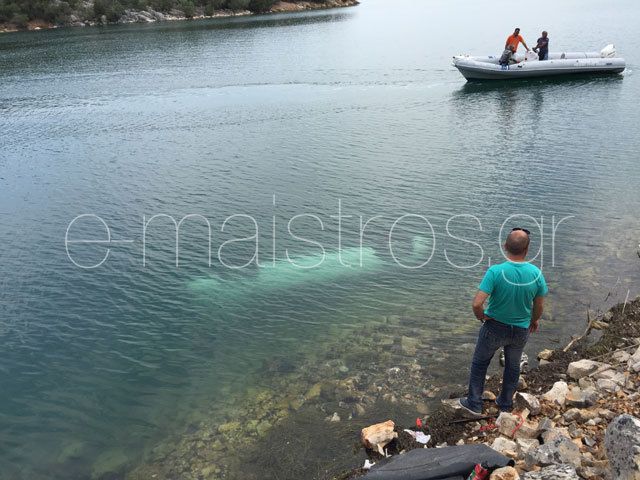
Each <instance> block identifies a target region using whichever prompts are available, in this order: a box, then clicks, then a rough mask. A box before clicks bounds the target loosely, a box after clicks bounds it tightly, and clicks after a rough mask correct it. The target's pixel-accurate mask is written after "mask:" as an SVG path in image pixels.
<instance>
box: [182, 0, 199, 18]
mask: <svg viewBox="0 0 640 480" xmlns="http://www.w3.org/2000/svg"><path fill="white" fill-rule="evenodd" d="M178 8H180V10H182V12H183V13H184V16H185V17H187V18H191V17H193V14H194V13H195V11H196V6H195V5H194V4H193V2H192V1H190V0H183V1H182V2H180V5H179V7H178Z"/></svg>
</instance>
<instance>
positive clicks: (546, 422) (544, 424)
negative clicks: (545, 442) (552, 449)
mask: <svg viewBox="0 0 640 480" xmlns="http://www.w3.org/2000/svg"><path fill="white" fill-rule="evenodd" d="M552 428H553V422H552V421H551V419H550V418H546V417H545V418H543V419H541V420H540V421H539V422H538V429H539V430H540V431H541V432H546V431H547V430H551V429H552Z"/></svg>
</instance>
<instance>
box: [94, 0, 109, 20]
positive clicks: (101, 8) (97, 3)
mask: <svg viewBox="0 0 640 480" xmlns="http://www.w3.org/2000/svg"><path fill="white" fill-rule="evenodd" d="M106 14H107V3H106V2H105V0H94V2H93V16H94V17H95V18H100V17H101V16H102V15H106Z"/></svg>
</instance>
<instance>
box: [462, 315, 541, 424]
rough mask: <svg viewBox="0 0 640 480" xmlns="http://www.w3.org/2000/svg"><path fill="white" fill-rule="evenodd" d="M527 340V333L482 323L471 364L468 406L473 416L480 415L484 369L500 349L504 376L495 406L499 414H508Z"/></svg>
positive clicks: (512, 328)
mask: <svg viewBox="0 0 640 480" xmlns="http://www.w3.org/2000/svg"><path fill="white" fill-rule="evenodd" d="M528 338H529V329H528V328H522V327H514V326H513V325H507V324H506V323H501V322H498V321H497V320H486V321H485V322H484V323H483V324H482V327H481V328H480V332H479V333H478V343H476V350H475V352H474V354H473V360H472V361H471V375H470V377H469V396H468V397H467V399H468V404H469V406H470V407H471V409H472V410H474V411H476V412H481V411H482V392H483V391H484V380H485V376H486V374H487V368H489V363H490V362H491V359H492V358H493V355H494V354H495V353H496V351H497V350H498V349H499V348H500V347H504V362H505V363H504V373H503V375H502V389H501V391H500V395H499V396H498V398H496V404H497V405H498V408H499V409H500V410H502V411H511V409H512V408H513V395H514V394H515V393H516V387H517V386H518V379H519V378H520V358H521V357H522V351H523V350H524V346H525V345H526V343H527V340H528Z"/></svg>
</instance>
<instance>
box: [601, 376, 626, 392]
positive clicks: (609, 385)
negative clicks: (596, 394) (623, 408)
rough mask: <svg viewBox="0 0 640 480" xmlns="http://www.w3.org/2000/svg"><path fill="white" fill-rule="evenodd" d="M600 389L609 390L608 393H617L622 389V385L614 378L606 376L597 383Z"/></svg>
mask: <svg viewBox="0 0 640 480" xmlns="http://www.w3.org/2000/svg"><path fill="white" fill-rule="evenodd" d="M596 385H597V386H598V390H601V391H604V392H607V393H615V392H617V391H618V390H620V385H618V384H617V383H616V382H614V381H613V380H608V379H606V378H601V379H600V380H598V382H597V384H596Z"/></svg>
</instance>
